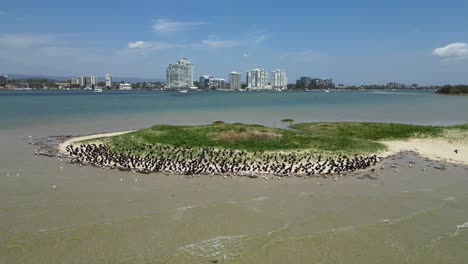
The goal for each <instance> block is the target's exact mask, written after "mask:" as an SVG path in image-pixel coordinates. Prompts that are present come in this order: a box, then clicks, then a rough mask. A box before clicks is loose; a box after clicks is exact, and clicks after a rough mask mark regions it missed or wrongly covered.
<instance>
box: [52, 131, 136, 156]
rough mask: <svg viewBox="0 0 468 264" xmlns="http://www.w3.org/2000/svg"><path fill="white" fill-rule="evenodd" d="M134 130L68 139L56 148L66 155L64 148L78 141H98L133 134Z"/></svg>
mask: <svg viewBox="0 0 468 264" xmlns="http://www.w3.org/2000/svg"><path fill="white" fill-rule="evenodd" d="M134 131H136V130H127V131H120V132H108V133H100V134H92V135H87V136H79V137H73V138H70V139H67V140H65V141H64V142H62V143H60V144H59V145H58V146H57V148H58V150H59V152H60V153H62V154H66V153H67V151H66V148H67V146H68V145H72V144H74V143H75V142H78V141H83V140H90V139H98V138H103V137H113V136H119V135H123V134H127V133H130V132H134Z"/></svg>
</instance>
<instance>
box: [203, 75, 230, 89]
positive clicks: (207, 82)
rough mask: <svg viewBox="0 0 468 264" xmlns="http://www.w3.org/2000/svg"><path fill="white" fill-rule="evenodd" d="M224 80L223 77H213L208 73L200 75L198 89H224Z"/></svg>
mask: <svg viewBox="0 0 468 264" xmlns="http://www.w3.org/2000/svg"><path fill="white" fill-rule="evenodd" d="M224 87H225V81H224V79H220V78H214V77H212V76H209V75H202V76H200V78H199V87H198V88H200V89H205V90H207V89H212V90H216V89H224Z"/></svg>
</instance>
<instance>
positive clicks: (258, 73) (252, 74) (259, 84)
mask: <svg viewBox="0 0 468 264" xmlns="http://www.w3.org/2000/svg"><path fill="white" fill-rule="evenodd" d="M247 88H249V89H253V90H255V89H267V88H268V71H266V70H264V69H253V70H251V71H249V72H247Z"/></svg>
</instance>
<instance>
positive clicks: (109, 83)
mask: <svg viewBox="0 0 468 264" xmlns="http://www.w3.org/2000/svg"><path fill="white" fill-rule="evenodd" d="M106 87H107V88H111V87H112V75H110V74H109V73H108V74H106Z"/></svg>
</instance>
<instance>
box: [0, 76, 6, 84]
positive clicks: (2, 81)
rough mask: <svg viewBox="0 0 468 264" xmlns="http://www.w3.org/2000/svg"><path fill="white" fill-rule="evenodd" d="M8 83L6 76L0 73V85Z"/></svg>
mask: <svg viewBox="0 0 468 264" xmlns="http://www.w3.org/2000/svg"><path fill="white" fill-rule="evenodd" d="M7 83H8V76H6V75H0V85H1V86H5V85H6V84H7Z"/></svg>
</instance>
